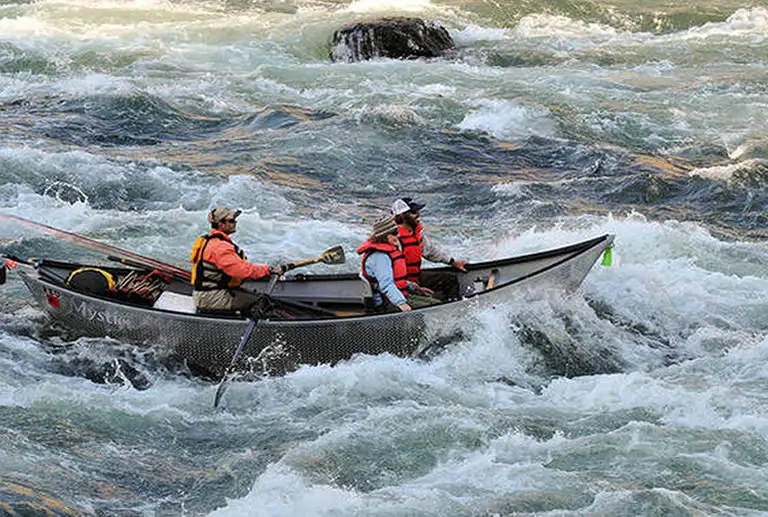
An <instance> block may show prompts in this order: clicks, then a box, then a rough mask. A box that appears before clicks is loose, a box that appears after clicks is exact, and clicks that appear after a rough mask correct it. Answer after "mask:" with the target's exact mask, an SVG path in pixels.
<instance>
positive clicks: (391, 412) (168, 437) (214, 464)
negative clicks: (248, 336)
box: [0, 0, 768, 517]
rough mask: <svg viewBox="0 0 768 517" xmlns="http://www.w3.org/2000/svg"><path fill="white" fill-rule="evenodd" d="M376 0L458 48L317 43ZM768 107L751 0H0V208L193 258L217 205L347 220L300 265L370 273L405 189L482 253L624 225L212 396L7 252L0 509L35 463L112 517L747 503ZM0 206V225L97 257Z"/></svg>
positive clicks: (429, 219) (447, 233)
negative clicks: (57, 302) (461, 331)
mask: <svg viewBox="0 0 768 517" xmlns="http://www.w3.org/2000/svg"><path fill="white" fill-rule="evenodd" d="M390 15H407V16H418V17H422V18H425V19H429V20H437V21H440V22H441V23H442V24H443V25H445V27H446V28H447V29H448V30H449V33H450V35H451V36H452V38H453V39H454V41H455V42H456V45H457V51H456V52H455V53H453V54H451V55H449V56H446V57H445V58H441V59H436V60H432V61H423V60H417V61H391V60H377V61H372V62H365V63H332V62H331V61H330V59H329V51H330V48H329V45H330V39H331V35H332V34H333V31H334V30H335V29H336V28H338V27H339V26H341V25H343V24H344V23H347V22H350V21H354V20H358V19H361V18H367V17H378V16H390ZM766 121H768V7H766V4H765V3H764V2H763V1H756V0H746V1H745V0H739V1H736V0H703V1H701V2H674V3H672V2H665V1H661V0H635V1H633V2H629V1H626V0H614V1H607V0H599V1H575V0H541V1H539V0H536V1H529V0H523V1H520V2H515V3H512V2H502V1H491V0H446V1H445V2H437V1H434V2H430V1H426V0H415V1H404V0H403V1H386V0H382V1H378V0H377V1H374V0H361V1H358V2H353V3H349V2H348V1H343V0H327V1H315V2H313V1H308V2H304V1H299V2H295V1H293V0H285V1H281V0H274V1H265V2H261V1H255V0H253V1H251V0H228V1H224V0H211V1H199V0H195V1H161V0H136V1H130V2H129V1H122V0H39V1H18V2H14V1H13V0H4V1H2V2H0V124H2V132H1V133H0V211H1V212H2V213H5V214H10V215H17V216H21V217H25V218H29V219H33V220H35V221H38V222H42V223H45V224H48V225H52V226H55V227H58V228H62V229H64V230H67V231H70V232H75V233H78V234H82V235H84V236H87V237H89V238H92V239H97V240H100V241H103V242H106V243H109V244H113V245H117V246H119V247H121V248H126V249H130V250H134V251H136V252H138V253H141V254H145V255H149V256H154V257H158V258H161V259H164V260H169V261H172V262H174V263H176V264H179V265H184V264H185V260H186V257H187V255H188V252H189V249H190V247H191V243H192V242H193V240H194V238H195V237H196V236H197V235H199V234H201V233H204V232H205V231H206V212H207V210H208V209H210V207H212V206H214V205H218V204H223V205H229V206H237V207H240V208H242V209H243V210H244V214H243V215H242V216H241V217H240V224H239V228H238V232H237V234H236V235H235V237H236V240H237V241H238V243H239V244H241V245H242V247H244V248H245V249H246V250H247V251H248V253H249V255H250V256H251V257H252V258H254V259H255V260H258V261H261V262H268V263H279V262H284V261H286V260H290V259H300V258H306V257H312V256H315V255H317V254H318V253H319V252H320V251H322V250H324V249H326V248H329V247H331V246H334V245H337V244H342V245H344V247H345V249H346V250H347V256H348V258H349V260H348V263H347V264H346V265H344V266H312V268H311V269H309V268H308V269H307V270H306V271H307V272H309V271H315V272H319V271H328V269H323V268H331V267H335V268H336V269H333V271H350V272H351V271H356V269H357V268H359V260H358V259H357V257H355V256H354V252H353V250H354V248H355V247H356V246H357V245H358V244H359V243H360V242H361V241H362V240H363V239H364V237H365V235H366V233H367V231H368V228H369V223H370V221H371V219H373V218H375V217H376V216H377V215H380V214H382V213H384V211H385V210H386V208H387V206H388V205H389V203H390V202H391V201H392V200H393V199H394V198H396V197H399V196H402V195H410V196H412V197H415V198H417V199H420V200H422V201H424V202H425V203H426V204H427V208H426V209H425V210H424V212H423V221H424V222H425V224H426V225H427V228H428V231H429V233H430V235H431V237H432V239H433V240H434V241H435V242H436V243H437V244H439V245H440V246H441V247H443V248H444V249H446V250H448V251H450V252H451V253H452V254H453V255H454V256H456V257H460V258H467V259H470V260H483V259H490V258H495V257H502V256H508V255H512V254H518V253H524V252H531V251H537V250H543V249H548V248H553V247H556V246H559V245H565V244H569V243H572V242H576V241H578V240H582V239H586V238H589V237H593V236H596V235H600V234H603V233H612V234H615V235H616V247H615V249H614V264H613V266H612V267H601V266H599V265H598V266H596V267H595V268H594V269H593V270H592V271H591V273H590V274H589V275H588V277H587V278H586V280H585V282H584V284H583V285H582V287H581V289H580V290H579V291H578V292H576V293H575V294H573V295H571V296H562V295H555V294H553V295H547V296H542V298H541V299H540V300H537V301H534V302H527V303H524V304H523V303H520V302H515V301H514V300H511V301H510V303H509V304H508V305H506V306H498V307H496V308H495V309H493V310H490V309H489V310H486V311H477V312H476V313H473V314H468V315H467V322H466V326H467V330H468V332H467V333H466V338H465V339H464V340H462V341H461V342H458V343H454V344H452V345H451V346H449V347H447V348H446V349H445V350H443V351H442V352H441V353H440V354H437V355H436V356H435V357H433V358H431V360H413V359H402V358H395V357H392V356H388V355H383V356H376V357H368V356H363V357H355V358H353V359H352V360H350V361H347V362H344V363H341V364H338V365H336V366H333V367H330V366H317V367H304V368H301V369H299V370H298V371H295V372H292V373H290V374H288V375H286V376H284V377H278V378H270V379H266V380H262V381H259V382H240V383H234V384H233V385H232V387H231V388H230V389H229V391H228V392H227V394H226V398H225V404H224V407H222V408H220V409H218V410H214V409H213V407H212V400H213V395H214V392H215V388H216V386H215V384H212V383H210V382H206V381H204V380H202V379H199V378H196V377H194V376H191V375H188V374H186V372H185V371H184V370H183V368H180V367H179V365H176V364H173V362H172V361H169V360H167V358H164V357H163V355H162V351H161V350H157V349H153V348H152V347H149V348H139V347H136V346H135V345H133V344H130V343H121V342H117V341H114V340H111V339H109V338H99V339H96V338H77V337H76V336H70V335H68V334H67V332H66V331H65V330H64V329H59V328H56V327H54V326H51V325H50V324H49V323H48V322H47V321H46V319H45V317H44V316H43V313H42V312H41V311H40V310H39V309H38V308H37V307H36V306H35V305H34V304H33V302H32V300H31V298H30V296H29V295H28V293H27V292H26V290H25V289H24V287H23V285H22V283H21V281H20V280H19V279H18V278H17V277H15V276H13V275H12V276H11V278H10V280H9V282H8V283H7V284H6V285H5V286H3V287H2V289H0V307H2V313H1V314H0V513H3V512H10V510H9V509H8V508H10V506H4V504H5V505H12V504H18V503H14V501H18V498H19V497H21V496H20V495H19V494H20V493H21V491H22V490H23V487H28V488H29V489H30V490H31V491H32V493H34V494H36V496H39V497H43V496H46V497H49V498H50V499H49V500H51V501H53V500H58V501H59V503H60V504H62V505H65V507H67V508H71V509H76V511H77V512H78V513H79V514H81V515H99V516H122V517H137V516H203V515H205V516H216V517H230V516H251V515H258V516H289V515H291V516H294V515H295V516H348V515H360V516H382V517H383V516H406V515H407V516H417V515H418V516H486V515H548V516H555V515H556V516H586V515H590V516H617V515H627V516H630V515H632V516H634V515H739V516H743V515H766V514H767V513H768V488H766V487H768V395H767V393H768V367H767V366H766V360H767V359H768V266H767V265H768V244H766V237H768V232H767V231H766V225H767V224H768V215H766V213H767V212H766V209H767V208H768V188H766V181H767V180H768V162H767V161H766V160H768V122H766ZM0 221H1V222H0V224H1V225H2V226H0V252H4V253H13V254H16V255H21V256H25V257H28V256H46V257H50V258H59V259H78V260H86V259H87V260H97V259H99V257H94V256H93V254H92V253H90V252H88V251H87V250H83V249H80V248H77V247H75V246H73V245H72V244H69V243H66V242H61V241H58V240H55V239H53V238H51V237H50V236H47V235H44V234H40V233H37V232H34V231H32V230H31V229H30V228H24V227H20V226H18V225H16V224H11V223H9V222H8V220H7V219H6V220H0ZM118 365H119V366H120V368H119V369H118V368H117V366H118ZM128 369H130V371H131V372H132V373H133V374H134V375H133V376H134V377H135V376H136V375H135V374H138V378H139V380H140V382H136V381H135V380H134V382H133V383H132V382H128V381H127V380H126V379H125V373H126V371H127V370H128ZM9 487H10V488H9ZM62 508H64V507H62ZM59 511H60V513H61V514H64V513H63V512H64V511H65V510H59Z"/></svg>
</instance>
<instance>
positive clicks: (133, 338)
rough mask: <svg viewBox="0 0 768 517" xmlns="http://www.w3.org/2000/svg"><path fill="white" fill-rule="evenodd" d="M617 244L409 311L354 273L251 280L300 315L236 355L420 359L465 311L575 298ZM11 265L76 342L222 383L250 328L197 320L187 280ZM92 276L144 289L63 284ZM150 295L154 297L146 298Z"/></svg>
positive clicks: (473, 276)
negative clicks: (86, 340)
mask: <svg viewBox="0 0 768 517" xmlns="http://www.w3.org/2000/svg"><path fill="white" fill-rule="evenodd" d="M613 240H614V236H613V235H602V236H600V237H596V238H593V239H590V240H586V241H583V242H579V243H576V244H572V245H569V246H565V247H561V248H557V249H551V250H547V251H541V252H537V253H530V254H526V255H521V256H514V257H509V258H504V259H499V260H492V261H488V262H479V263H473V264H468V265H467V272H466V273H457V279H458V282H459V292H460V293H461V294H462V297H461V298H460V299H457V300H452V301H446V302H444V303H441V304H438V305H433V306H430V307H423V308H419V309H414V310H412V311H410V312H400V313H385V314H375V313H370V312H367V311H366V307H367V306H368V304H367V302H368V301H369V300H370V296H371V290H370V286H369V285H368V283H367V282H366V281H365V280H364V279H363V278H361V277H360V276H359V275H355V274H332V275H331V274H304V273H299V274H294V275H291V276H286V277H284V278H282V279H280V281H278V282H276V283H274V282H273V283H272V285H271V286H269V282H268V281H266V280H265V281H247V282H245V283H244V284H243V288H244V289H248V290H251V291H253V292H257V293H264V292H266V291H267V290H268V289H270V290H271V291H270V294H271V296H270V299H273V300H275V302H276V303H277V304H278V305H280V306H283V305H284V306H285V307H289V308H293V309H296V310H295V311H293V312H292V313H286V315H285V316H280V315H277V316H270V317H269V318H268V319H260V320H259V321H258V324H257V325H256V326H255V327H254V328H253V329H252V332H251V333H250V334H249V335H248V339H247V341H246V342H245V343H244V346H243V347H242V348H241V349H240V350H242V357H243V358H244V359H245V360H247V359H249V358H250V359H251V363H252V366H253V361H254V359H256V358H257V359H258V362H260V363H261V364H262V366H263V367H264V370H265V371H267V370H269V369H270V368H269V365H268V364H266V362H265V361H267V359H268V358H270V357H272V358H275V357H281V359H280V361H279V362H280V363H281V364H283V365H285V364H286V360H287V361H288V362H289V363H290V364H291V365H296V364H323V363H335V362H337V361H341V360H344V359H348V358H350V357H351V356H353V355H354V354H381V353H391V354H394V355H398V356H419V355H421V354H423V352H424V351H425V350H427V349H428V348H430V347H431V346H432V345H434V344H436V343H440V342H441V341H445V340H446V339H447V338H449V337H451V336H454V335H456V333H457V332H458V329H459V324H460V322H461V321H462V320H464V319H465V318H466V314H467V311H469V310H471V309H475V308H482V307H488V306H492V305H494V304H498V303H501V302H504V301H506V300H509V299H511V298H512V297H513V296H516V295H518V293H524V292H527V293H531V292H534V293H538V292H542V291H544V290H548V289H558V290H564V291H572V290H575V289H576V288H578V287H579V285H580V284H581V283H582V281H583V280H584V278H585V277H586V275H587V273H588V272H589V271H590V269H591V268H592V266H593V265H594V264H595V262H596V261H597V260H598V259H599V258H600V256H601V255H602V254H603V253H604V252H605V253H606V255H607V254H608V253H610V249H611V247H612V245H613ZM148 260H149V259H148ZM16 262H17V263H18V264H17V266H16V268H17V270H18V273H19V275H20V276H21V278H22V279H23V281H24V283H25V284H26V286H27V288H28V289H29V291H30V292H31V293H32V296H33V297H34V299H35V300H36V302H37V303H38V304H39V305H40V306H41V307H42V308H43V309H44V310H45V312H46V313H47V314H48V315H49V316H50V318H51V319H52V320H53V321H55V322H57V323H59V324H61V325H62V326H64V327H65V328H67V329H69V330H71V331H73V332H75V333H76V334H78V335H83V336H109V337H112V338H116V339H119V340H123V341H128V342H134V343H145V344H150V345H160V346H162V347H165V348H167V350H168V352H169V354H170V355H172V356H174V357H176V358H178V359H180V360H182V361H184V362H186V363H187V364H188V365H189V366H190V368H192V369H194V370H195V371H197V372H200V373H203V374H209V375H211V376H216V377H218V376H220V375H221V374H222V373H223V372H225V371H226V370H227V368H228V366H230V361H231V360H232V358H233V353H234V352H235V350H236V348H237V347H238V343H240V341H241V339H242V338H243V336H244V335H245V330H246V328H247V326H248V323H249V320H248V318H247V317H245V316H242V315H240V314H237V313H217V314H211V313H199V312H197V311H196V310H195V307H194V303H193V301H192V290H191V287H190V284H189V281H188V280H186V278H184V277H183V275H179V274H169V273H168V272H167V271H166V272H163V271H162V270H158V269H155V268H153V267H152V265H151V264H150V265H149V266H147V267H137V265H136V264H132V265H131V267H126V266H125V265H123V264H121V265H120V266H119V267H111V266H108V267H104V266H87V265H83V264H76V263H69V262H60V261H55V260H45V259H42V260H41V259H29V260H18V259H17V260H16ZM123 262H124V263H125V261H123ZM155 264H162V263H155ZM169 267H170V266H169ZM0 269H2V268H1V267H0ZM90 269H94V270H100V271H105V272H107V273H109V275H111V276H112V277H113V278H115V279H117V282H116V283H117V285H118V286H120V285H123V286H124V287H125V286H130V285H131V282H130V279H133V284H132V285H133V286H134V287H135V286H141V288H142V289H144V291H141V290H140V289H134V291H133V292H131V291H130V289H128V290H127V291H126V289H123V290H122V295H119V294H116V293H119V292H120V290H119V289H111V290H110V291H109V292H102V293H94V292H93V291H92V290H91V291H89V290H87V289H82V288H77V287H76V286H75V285H74V283H73V282H71V281H68V280H70V278H71V276H72V273H73V272H75V271H83V270H86V271H87V270H90ZM427 270H430V269H429V268H427ZM431 270H434V271H450V270H451V269H450V268H448V267H441V268H432V269H431ZM137 279H138V283H137ZM147 289H149V291H147ZM146 292H151V293H154V296H150V297H147V296H144V295H143V294H146Z"/></svg>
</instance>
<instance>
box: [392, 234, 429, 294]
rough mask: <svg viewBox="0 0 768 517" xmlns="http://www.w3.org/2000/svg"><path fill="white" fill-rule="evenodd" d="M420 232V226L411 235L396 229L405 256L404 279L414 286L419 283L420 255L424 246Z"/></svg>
mask: <svg viewBox="0 0 768 517" xmlns="http://www.w3.org/2000/svg"><path fill="white" fill-rule="evenodd" d="M421 230H422V226H421V224H419V225H417V226H416V228H415V229H414V230H413V233H411V232H410V231H409V230H408V229H407V228H403V227H402V226H398V227H397V231H398V236H399V237H400V243H401V244H402V245H403V255H405V266H406V277H407V279H408V280H410V281H411V282H413V283H415V284H418V283H419V274H420V273H421V254H422V248H423V244H424V241H423V239H422V238H421Z"/></svg>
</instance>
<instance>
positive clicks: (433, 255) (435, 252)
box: [421, 233, 453, 265]
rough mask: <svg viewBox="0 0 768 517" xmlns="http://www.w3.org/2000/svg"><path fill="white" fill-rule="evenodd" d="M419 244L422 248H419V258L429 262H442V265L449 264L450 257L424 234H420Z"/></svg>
mask: <svg viewBox="0 0 768 517" xmlns="http://www.w3.org/2000/svg"><path fill="white" fill-rule="evenodd" d="M421 242H422V248H421V256H422V257H423V258H425V259H427V260H429V261H430V262H442V263H443V264H451V265H453V263H452V262H451V256H450V255H448V254H447V253H446V252H444V251H443V250H441V249H440V248H438V247H437V246H436V245H435V244H434V243H433V242H432V239H430V238H429V237H427V235H426V233H422V234H421Z"/></svg>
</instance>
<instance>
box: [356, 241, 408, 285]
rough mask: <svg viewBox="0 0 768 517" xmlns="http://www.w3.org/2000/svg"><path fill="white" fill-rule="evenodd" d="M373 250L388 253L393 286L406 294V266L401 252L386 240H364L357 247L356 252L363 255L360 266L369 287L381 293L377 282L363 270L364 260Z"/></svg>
mask: <svg viewBox="0 0 768 517" xmlns="http://www.w3.org/2000/svg"><path fill="white" fill-rule="evenodd" d="M375 251H383V252H384V253H386V254H387V255H389V258H390V260H392V276H393V277H394V279H395V287H397V288H398V289H400V292H401V293H403V296H408V279H407V278H406V277H405V276H406V272H405V269H406V268H405V257H404V256H403V252H402V251H400V249H399V248H398V247H397V246H392V245H391V244H389V243H386V242H371V241H365V242H364V243H362V244H361V245H360V247H359V248H357V254H358V255H362V256H363V263H362V266H361V267H362V273H363V276H364V277H365V278H366V280H368V282H370V284H371V289H373V290H374V291H375V292H378V293H380V294H381V290H380V289H379V282H378V281H377V280H376V279H375V278H374V277H372V276H371V275H369V274H368V273H367V272H366V271H365V261H366V260H368V257H370V256H371V254H372V253H373V252H375Z"/></svg>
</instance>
